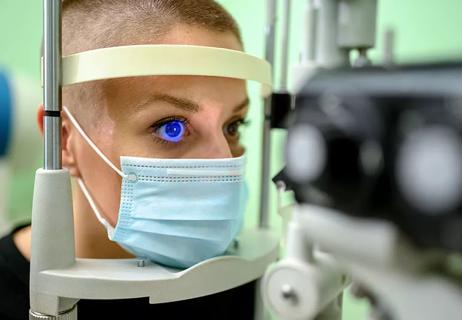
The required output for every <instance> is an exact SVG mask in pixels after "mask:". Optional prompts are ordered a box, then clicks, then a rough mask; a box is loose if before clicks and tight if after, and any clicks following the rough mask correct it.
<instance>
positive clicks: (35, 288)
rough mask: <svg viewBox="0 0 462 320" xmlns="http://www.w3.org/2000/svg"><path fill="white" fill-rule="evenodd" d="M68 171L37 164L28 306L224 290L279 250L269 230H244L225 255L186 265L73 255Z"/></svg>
mask: <svg viewBox="0 0 462 320" xmlns="http://www.w3.org/2000/svg"><path fill="white" fill-rule="evenodd" d="M71 204H72V199H71V190H70V178H69V174H68V172H67V171H65V170H60V171H46V170H42V169H40V170H38V171H37V174H36V181H35V193H34V206H33V217H32V260H31V295H30V297H31V310H32V312H34V313H37V314H46V315H55V316H56V315H58V314H60V313H62V312H64V311H65V310H69V309H71V308H72V307H73V306H74V305H75V303H76V302H77V301H78V300H79V299H97V300H105V299H129V298H141V297H149V301H150V303H164V302H172V301H179V300H186V299H191V298H196V297H201V296H205V295H209V294H214V293H217V292H221V291H225V290H229V289H232V288H235V287H237V286H240V285H243V284H245V283H247V282H250V281H252V280H256V279H258V278H260V277H261V276H262V275H263V273H264V272H265V270H266V268H267V267H268V265H269V264H271V263H272V262H274V261H275V260H276V259H277V257H278V253H279V237H278V236H277V235H276V234H275V233H273V232H272V231H270V230H264V229H252V230H244V232H243V233H242V234H241V235H240V237H239V242H238V244H237V245H236V246H234V247H233V248H232V250H230V251H229V255H227V256H221V257H216V258H213V259H210V260H207V261H203V262H202V263H199V264H197V265H195V266H193V267H191V268H189V269H187V270H176V269H170V268H166V267H163V266H159V265H156V264H154V263H151V262H148V261H140V260H136V259H124V260H96V259H75V254H74V225H73V219H72V206H71Z"/></svg>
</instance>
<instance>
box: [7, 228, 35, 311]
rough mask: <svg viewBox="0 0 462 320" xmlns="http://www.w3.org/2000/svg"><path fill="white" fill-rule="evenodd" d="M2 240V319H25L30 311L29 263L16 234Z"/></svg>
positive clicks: (12, 233)
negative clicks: (22, 252) (16, 240)
mask: <svg viewBox="0 0 462 320" xmlns="http://www.w3.org/2000/svg"><path fill="white" fill-rule="evenodd" d="M22 229H24V226H22V227H20V228H16V229H15V230H14V231H13V232H11V233H10V234H8V235H6V236H5V237H3V238H0V318H1V319H24V318H26V317H27V314H28V310H29V269H30V268H29V262H28V261H27V259H26V258H24V256H23V255H22V254H21V253H20V252H19V250H18V248H17V247H16V245H15V242H14V239H13V238H14V234H15V232H16V231H18V230H22Z"/></svg>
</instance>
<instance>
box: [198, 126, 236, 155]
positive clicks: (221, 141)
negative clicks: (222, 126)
mask: <svg viewBox="0 0 462 320" xmlns="http://www.w3.org/2000/svg"><path fill="white" fill-rule="evenodd" d="M204 140H205V141H204V143H203V144H202V147H201V149H202V150H200V151H199V152H200V155H201V158H203V159H222V158H232V157H233V154H232V152H231V148H230V146H229V143H228V140H226V137H225V135H224V134H223V132H222V131H220V132H219V133H215V134H209V135H207V136H206V138H205V139H204Z"/></svg>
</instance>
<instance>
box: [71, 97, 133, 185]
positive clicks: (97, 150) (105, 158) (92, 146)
mask: <svg viewBox="0 0 462 320" xmlns="http://www.w3.org/2000/svg"><path fill="white" fill-rule="evenodd" d="M63 111H64V113H65V114H66V116H67V117H68V118H69V120H70V121H71V123H72V125H73V126H74V128H75V129H77V131H78V132H79V134H80V135H81V136H82V138H83V139H84V140H85V141H86V142H87V143H88V145H89V146H90V147H91V148H92V149H93V151H95V152H96V154H97V155H98V156H99V157H100V158H101V159H102V160H103V161H104V162H105V163H106V164H107V165H108V166H109V167H111V168H112V170H114V171H115V172H117V174H118V175H119V176H121V177H122V178H128V177H129V176H128V175H127V174H125V173H123V172H122V170H120V169H119V168H117V167H116V165H115V164H114V163H112V162H111V160H109V159H108V157H106V155H105V154H104V153H103V152H102V151H101V150H100V149H99V148H98V147H97V146H96V144H95V143H94V142H93V141H92V140H91V139H90V137H89V136H88V135H87V134H86V133H85V131H83V129H82V127H81V126H80V124H79V123H78V122H77V120H76V119H75V118H74V116H73V115H72V114H71V112H70V111H69V109H68V108H67V107H66V106H63Z"/></svg>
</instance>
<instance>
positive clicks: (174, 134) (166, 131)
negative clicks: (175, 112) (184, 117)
mask: <svg viewBox="0 0 462 320" xmlns="http://www.w3.org/2000/svg"><path fill="white" fill-rule="evenodd" d="M184 133H185V124H184V123H183V122H182V121H180V120H172V121H169V122H167V123H164V124H163V125H162V126H161V127H160V128H159V132H158V134H159V136H160V137H161V138H162V139H164V140H166V141H169V142H180V141H181V140H182V139H183V136H184Z"/></svg>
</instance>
